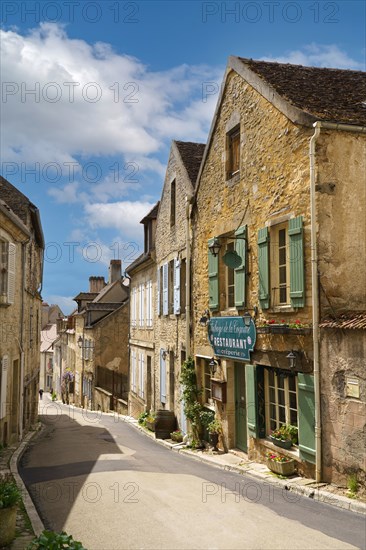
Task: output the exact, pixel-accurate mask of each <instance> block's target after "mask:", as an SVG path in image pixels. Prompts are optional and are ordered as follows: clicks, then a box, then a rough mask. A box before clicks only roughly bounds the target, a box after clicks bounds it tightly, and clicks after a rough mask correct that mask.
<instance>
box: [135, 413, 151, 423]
mask: <svg viewBox="0 0 366 550" xmlns="http://www.w3.org/2000/svg"><path fill="white" fill-rule="evenodd" d="M148 416H149V413H148V412H146V411H145V412H143V413H141V414H140V415H139V417H138V419H137V422H138V423H139V424H140V426H144V425H145V420H146V418H147V417H148Z"/></svg>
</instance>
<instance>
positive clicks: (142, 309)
mask: <svg viewBox="0 0 366 550" xmlns="http://www.w3.org/2000/svg"><path fill="white" fill-rule="evenodd" d="M139 316H140V319H139V326H140V327H143V326H144V323H145V285H144V283H141V284H140V285H139Z"/></svg>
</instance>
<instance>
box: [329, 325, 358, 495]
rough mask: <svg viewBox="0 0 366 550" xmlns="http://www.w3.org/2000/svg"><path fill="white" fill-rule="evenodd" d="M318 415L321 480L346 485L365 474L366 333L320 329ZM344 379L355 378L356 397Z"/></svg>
mask: <svg viewBox="0 0 366 550" xmlns="http://www.w3.org/2000/svg"><path fill="white" fill-rule="evenodd" d="M321 336H322V337H321V355H320V359H321V365H322V368H321V414H322V441H323V446H322V452H323V474H324V480H325V481H330V482H334V483H340V484H344V485H345V484H346V482H347V478H348V477H349V475H350V474H352V473H357V476H358V481H359V482H361V483H363V484H364V483H365V481H366V479H365V475H366V454H365V441H366V372H365V365H366V333H365V331H363V330H351V329H349V330H336V329H323V330H322V333H321ZM347 378H351V379H352V380H355V381H358V384H359V397H358V398H356V397H351V396H349V395H347V393H348V392H347Z"/></svg>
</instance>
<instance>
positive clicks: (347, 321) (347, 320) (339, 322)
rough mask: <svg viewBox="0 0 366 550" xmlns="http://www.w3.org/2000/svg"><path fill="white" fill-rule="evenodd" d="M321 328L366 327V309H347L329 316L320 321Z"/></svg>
mask: <svg viewBox="0 0 366 550" xmlns="http://www.w3.org/2000/svg"><path fill="white" fill-rule="evenodd" d="M319 326H320V328H342V329H353V330H355V329H361V330H365V329H366V311H346V312H344V313H340V314H339V315H338V316H333V317H332V316H329V317H326V318H325V319H323V321H321V323H319Z"/></svg>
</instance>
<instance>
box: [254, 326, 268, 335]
mask: <svg viewBox="0 0 366 550" xmlns="http://www.w3.org/2000/svg"><path fill="white" fill-rule="evenodd" d="M269 332H270V330H269V327H257V334H269Z"/></svg>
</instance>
